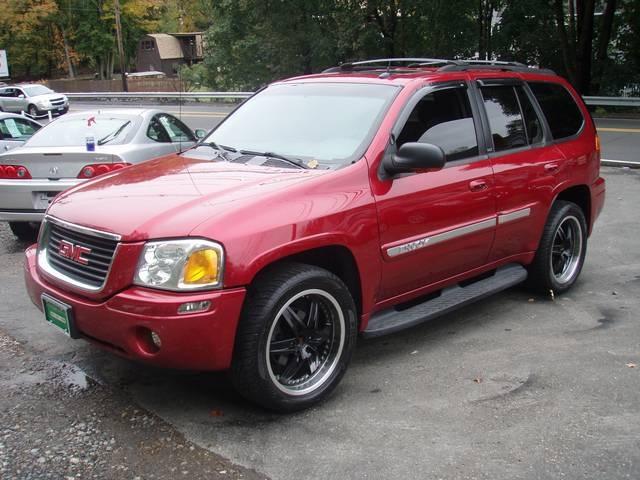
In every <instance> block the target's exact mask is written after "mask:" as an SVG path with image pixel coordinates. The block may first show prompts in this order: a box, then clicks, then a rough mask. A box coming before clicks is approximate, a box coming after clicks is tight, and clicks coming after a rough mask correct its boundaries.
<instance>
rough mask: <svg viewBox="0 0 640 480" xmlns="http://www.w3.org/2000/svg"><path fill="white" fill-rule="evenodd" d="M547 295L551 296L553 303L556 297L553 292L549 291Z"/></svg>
mask: <svg viewBox="0 0 640 480" xmlns="http://www.w3.org/2000/svg"><path fill="white" fill-rule="evenodd" d="M549 295H551V301H555V299H556V296H555V295H554V294H553V290H549Z"/></svg>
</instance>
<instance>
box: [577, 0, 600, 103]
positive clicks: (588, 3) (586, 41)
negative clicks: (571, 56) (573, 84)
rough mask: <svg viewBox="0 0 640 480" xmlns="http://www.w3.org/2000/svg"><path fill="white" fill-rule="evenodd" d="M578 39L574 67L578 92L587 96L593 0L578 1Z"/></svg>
mask: <svg viewBox="0 0 640 480" xmlns="http://www.w3.org/2000/svg"><path fill="white" fill-rule="evenodd" d="M577 5H578V6H579V8H577V9H576V10H577V13H578V38H577V48H576V66H577V73H578V79H577V80H578V85H577V87H578V91H579V92H580V93H581V94H582V95H588V94H589V90H590V89H591V67H592V64H593V56H592V55H593V53H592V50H593V14H594V12H595V0H584V1H578V2H577Z"/></svg>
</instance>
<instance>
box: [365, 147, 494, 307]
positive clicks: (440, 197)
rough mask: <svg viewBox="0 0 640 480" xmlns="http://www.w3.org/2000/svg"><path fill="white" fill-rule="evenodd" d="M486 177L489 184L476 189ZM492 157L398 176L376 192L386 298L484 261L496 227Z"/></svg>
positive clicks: (468, 268) (463, 270)
mask: <svg viewBox="0 0 640 480" xmlns="http://www.w3.org/2000/svg"><path fill="white" fill-rule="evenodd" d="M479 179H482V180H483V181H484V182H485V183H486V185H487V188H484V189H481V190H477V191H472V188H471V184H472V182H475V181H477V180H479ZM493 192H494V190H493V172H492V169H491V165H490V162H489V160H487V159H484V160H478V161H474V162H471V163H466V164H462V165H452V166H449V167H447V168H444V169H443V170H440V171H438V172H429V173H424V174H417V175H410V176H406V177H404V178H396V179H394V180H393V182H392V184H391V185H390V188H389V190H388V191H387V192H385V193H383V194H380V195H378V196H376V204H377V207H378V217H379V222H380V240H381V246H382V256H383V259H384V262H383V271H382V285H381V287H382V288H381V290H382V291H381V292H380V293H381V299H386V298H389V297H393V296H396V295H399V294H402V293H405V292H408V291H411V290H414V289H417V288H420V287H422V286H425V285H428V284H431V283H434V282H437V281H440V280H444V279H446V278H449V277H451V276H453V275H457V274H460V273H463V272H465V271H467V270H471V269H473V268H476V267H480V266H482V265H484V264H485V263H486V261H487V256H488V254H489V250H490V248H491V244H492V242H493V236H494V232H495V223H496V218H495V201H494V197H493V195H494V193H493Z"/></svg>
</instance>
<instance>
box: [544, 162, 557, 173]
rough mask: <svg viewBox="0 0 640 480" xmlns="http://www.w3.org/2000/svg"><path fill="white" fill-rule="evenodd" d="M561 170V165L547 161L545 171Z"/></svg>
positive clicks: (554, 171)
mask: <svg viewBox="0 0 640 480" xmlns="http://www.w3.org/2000/svg"><path fill="white" fill-rule="evenodd" d="M558 170H560V165H558V164H557V163H547V164H546V165H545V166H544V171H545V172H547V173H557V172H558Z"/></svg>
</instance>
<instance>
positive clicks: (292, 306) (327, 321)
mask: <svg viewBox="0 0 640 480" xmlns="http://www.w3.org/2000/svg"><path fill="white" fill-rule="evenodd" d="M314 305H315V307H314ZM356 335H357V313H356V307H355V304H354V301H353V298H352V297H351V294H350V292H349V289H348V288H347V286H346V285H345V284H344V283H343V282H342V280H340V279H339V278H338V277H336V276H335V275H333V274H332V273H330V272H328V271H327V270H324V269H321V268H318V267H314V266H310V265H304V264H299V263H287V264H282V265H279V266H277V267H274V268H270V269H267V270H266V271H265V272H264V273H262V274H260V275H259V277H258V278H256V280H255V281H254V282H253V283H252V284H251V286H250V287H249V288H248V290H247V298H246V300H245V305H244V307H243V312H242V315H241V318H240V324H239V326H238V332H237V334H236V342H235V350H234V359H233V364H232V367H231V378H232V381H233V384H234V386H235V388H236V389H237V390H238V391H239V392H240V394H242V395H243V396H244V397H245V398H247V399H248V400H250V401H252V402H254V403H257V404H259V405H261V406H263V407H265V408H267V409H270V410H274V411H277V412H283V413H284V412H294V411H298V410H302V409H305V408H308V407H310V406H312V405H314V404H316V403H318V402H320V401H322V400H324V399H326V398H327V397H328V396H329V394H330V393H331V392H332V391H333V389H334V388H335V387H336V385H338V383H339V382H340V380H341V379H342V376H343V375H344V373H345V371H346V369H347V365H348V364H349V361H350V359H351V355H352V352H353V349H354V347H355V344H356ZM276 349H278V350H279V351H278V352H274V350H276Z"/></svg>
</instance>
